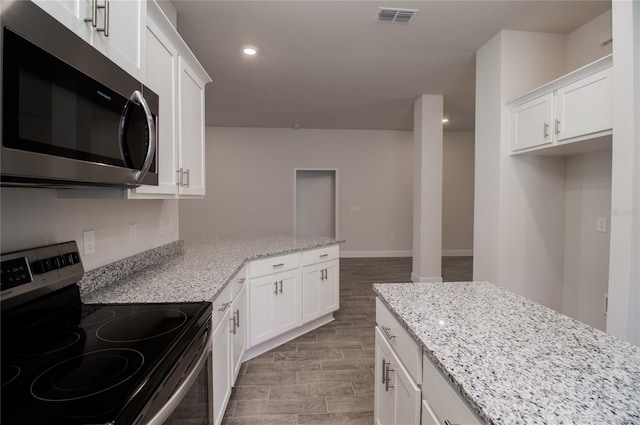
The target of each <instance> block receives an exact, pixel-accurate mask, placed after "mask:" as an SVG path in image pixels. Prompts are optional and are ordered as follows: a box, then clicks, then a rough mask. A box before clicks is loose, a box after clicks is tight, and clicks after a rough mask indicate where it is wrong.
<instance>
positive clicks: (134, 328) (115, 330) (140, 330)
mask: <svg viewBox="0 0 640 425" xmlns="http://www.w3.org/2000/svg"><path fill="white" fill-rule="evenodd" d="M186 321H187V315H186V314H185V313H184V312H182V311H180V310H172V309H169V308H166V309H158V310H146V311H134V312H132V313H128V314H125V315H122V316H120V317H117V318H115V319H113V320H110V321H108V322H107V323H105V324H103V325H102V326H100V327H99V328H98V331H97V335H98V338H100V339H101V340H103V341H108V342H135V341H143V340H146V339H151V338H157V337H159V336H162V335H166V334H168V333H170V332H173V331H175V330H176V329H179V328H180V327H182V326H183V325H184V324H185V322H186Z"/></svg>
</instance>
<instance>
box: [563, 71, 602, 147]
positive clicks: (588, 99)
mask: <svg viewBox="0 0 640 425" xmlns="http://www.w3.org/2000/svg"><path fill="white" fill-rule="evenodd" d="M611 91H612V90H611V68H609V69H605V70H603V71H600V72H598V73H596V74H593V75H591V76H589V77H586V78H583V79H581V80H580V81H576V82H575V83H573V84H569V85H567V86H565V87H562V88H560V89H558V91H557V94H556V117H557V119H558V121H559V123H558V131H559V132H558V134H557V135H556V138H557V139H558V141H561V140H566V139H570V138H573V137H579V136H584V135H587V134H590V133H596V132H599V131H604V130H610V129H611V128H612V127H613V122H612V99H611Z"/></svg>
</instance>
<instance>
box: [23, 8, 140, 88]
mask: <svg viewBox="0 0 640 425" xmlns="http://www.w3.org/2000/svg"><path fill="white" fill-rule="evenodd" d="M35 3H36V4H37V5H38V6H40V7H41V8H42V9H43V10H45V11H46V12H47V13H49V14H50V15H51V16H53V17H54V18H55V19H56V20H58V21H59V22H60V23H62V24H63V25H64V26H66V27H67V28H69V29H70V30H71V31H73V32H74V33H75V34H77V35H78V36H79V37H81V38H82V39H83V40H85V41H86V42H87V43H89V44H91V45H92V46H93V47H94V48H96V49H97V50H99V51H100V52H101V53H102V54H104V55H105V56H107V57H108V58H109V59H111V60H112V61H113V62H115V63H116V64H118V65H119V66H120V67H121V68H122V69H124V70H125V71H127V72H128V73H129V74H131V75H133V76H134V77H135V78H137V79H138V80H140V81H142V79H143V77H144V75H143V70H144V65H145V64H144V60H145V44H146V43H145V36H146V33H145V29H146V17H147V1H146V0H104V1H99V0H37V1H35ZM94 5H97V6H99V7H96V8H95V12H94ZM103 6H104V7H103ZM94 17H95V18H94ZM85 19H86V20H85Z"/></svg>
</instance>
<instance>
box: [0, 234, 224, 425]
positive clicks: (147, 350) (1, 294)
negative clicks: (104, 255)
mask: <svg viewBox="0 0 640 425" xmlns="http://www.w3.org/2000/svg"><path fill="white" fill-rule="evenodd" d="M1 263H2V273H1V277H2V279H1V287H0V289H1V290H0V301H1V304H0V305H1V313H2V317H1V320H2V334H1V336H2V348H1V350H2V375H1V378H2V387H1V388H0V393H1V398H2V413H1V422H2V424H3V425H10V424H66V425H73V424H114V425H118V424H161V423H163V422H164V421H165V419H166V418H167V417H168V416H169V415H170V414H171V412H172V410H173V409H174V408H175V406H177V404H178V403H179V402H180V401H181V399H182V397H184V395H185V393H186V392H187V391H188V389H189V387H190V386H191V384H192V383H193V381H194V380H195V379H196V376H197V375H198V374H199V373H200V371H201V370H202V369H203V367H204V365H205V363H206V360H207V356H208V353H209V348H210V332H209V326H210V323H211V308H212V307H211V303H207V302H199V303H174V304H99V305H98V304H83V303H82V302H81V299H80V292H79V286H78V282H79V281H80V279H81V278H82V276H83V274H84V270H83V267H82V263H81V260H80V256H79V255H78V248H77V246H76V243H75V242H67V243H62V244H57V245H51V246H46V247H40V248H36V249H30V250H26V251H21V252H14V253H9V254H2V256H1Z"/></svg>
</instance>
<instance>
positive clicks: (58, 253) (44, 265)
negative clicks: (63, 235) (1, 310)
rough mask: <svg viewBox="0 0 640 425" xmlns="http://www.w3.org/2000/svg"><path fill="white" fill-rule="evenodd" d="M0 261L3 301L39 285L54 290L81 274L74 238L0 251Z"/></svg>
mask: <svg viewBox="0 0 640 425" xmlns="http://www.w3.org/2000/svg"><path fill="white" fill-rule="evenodd" d="M0 264H1V268H0V296H1V297H2V301H3V302H4V301H6V300H8V299H10V298H12V297H15V296H17V295H21V294H26V293H29V292H31V291H34V290H38V289H41V288H49V289H50V290H55V289H58V288H61V287H62V286H65V285H68V284H71V283H76V282H78V281H79V280H80V279H82V276H83V275H84V268H83V267H82V261H81V260H80V255H79V254H78V245H77V244H76V242H75V241H70V242H64V243H59V244H55V245H47V246H42V247H38V248H32V249H27V250H24V251H16V252H10V253H6V254H2V255H1V256H0Z"/></svg>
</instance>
